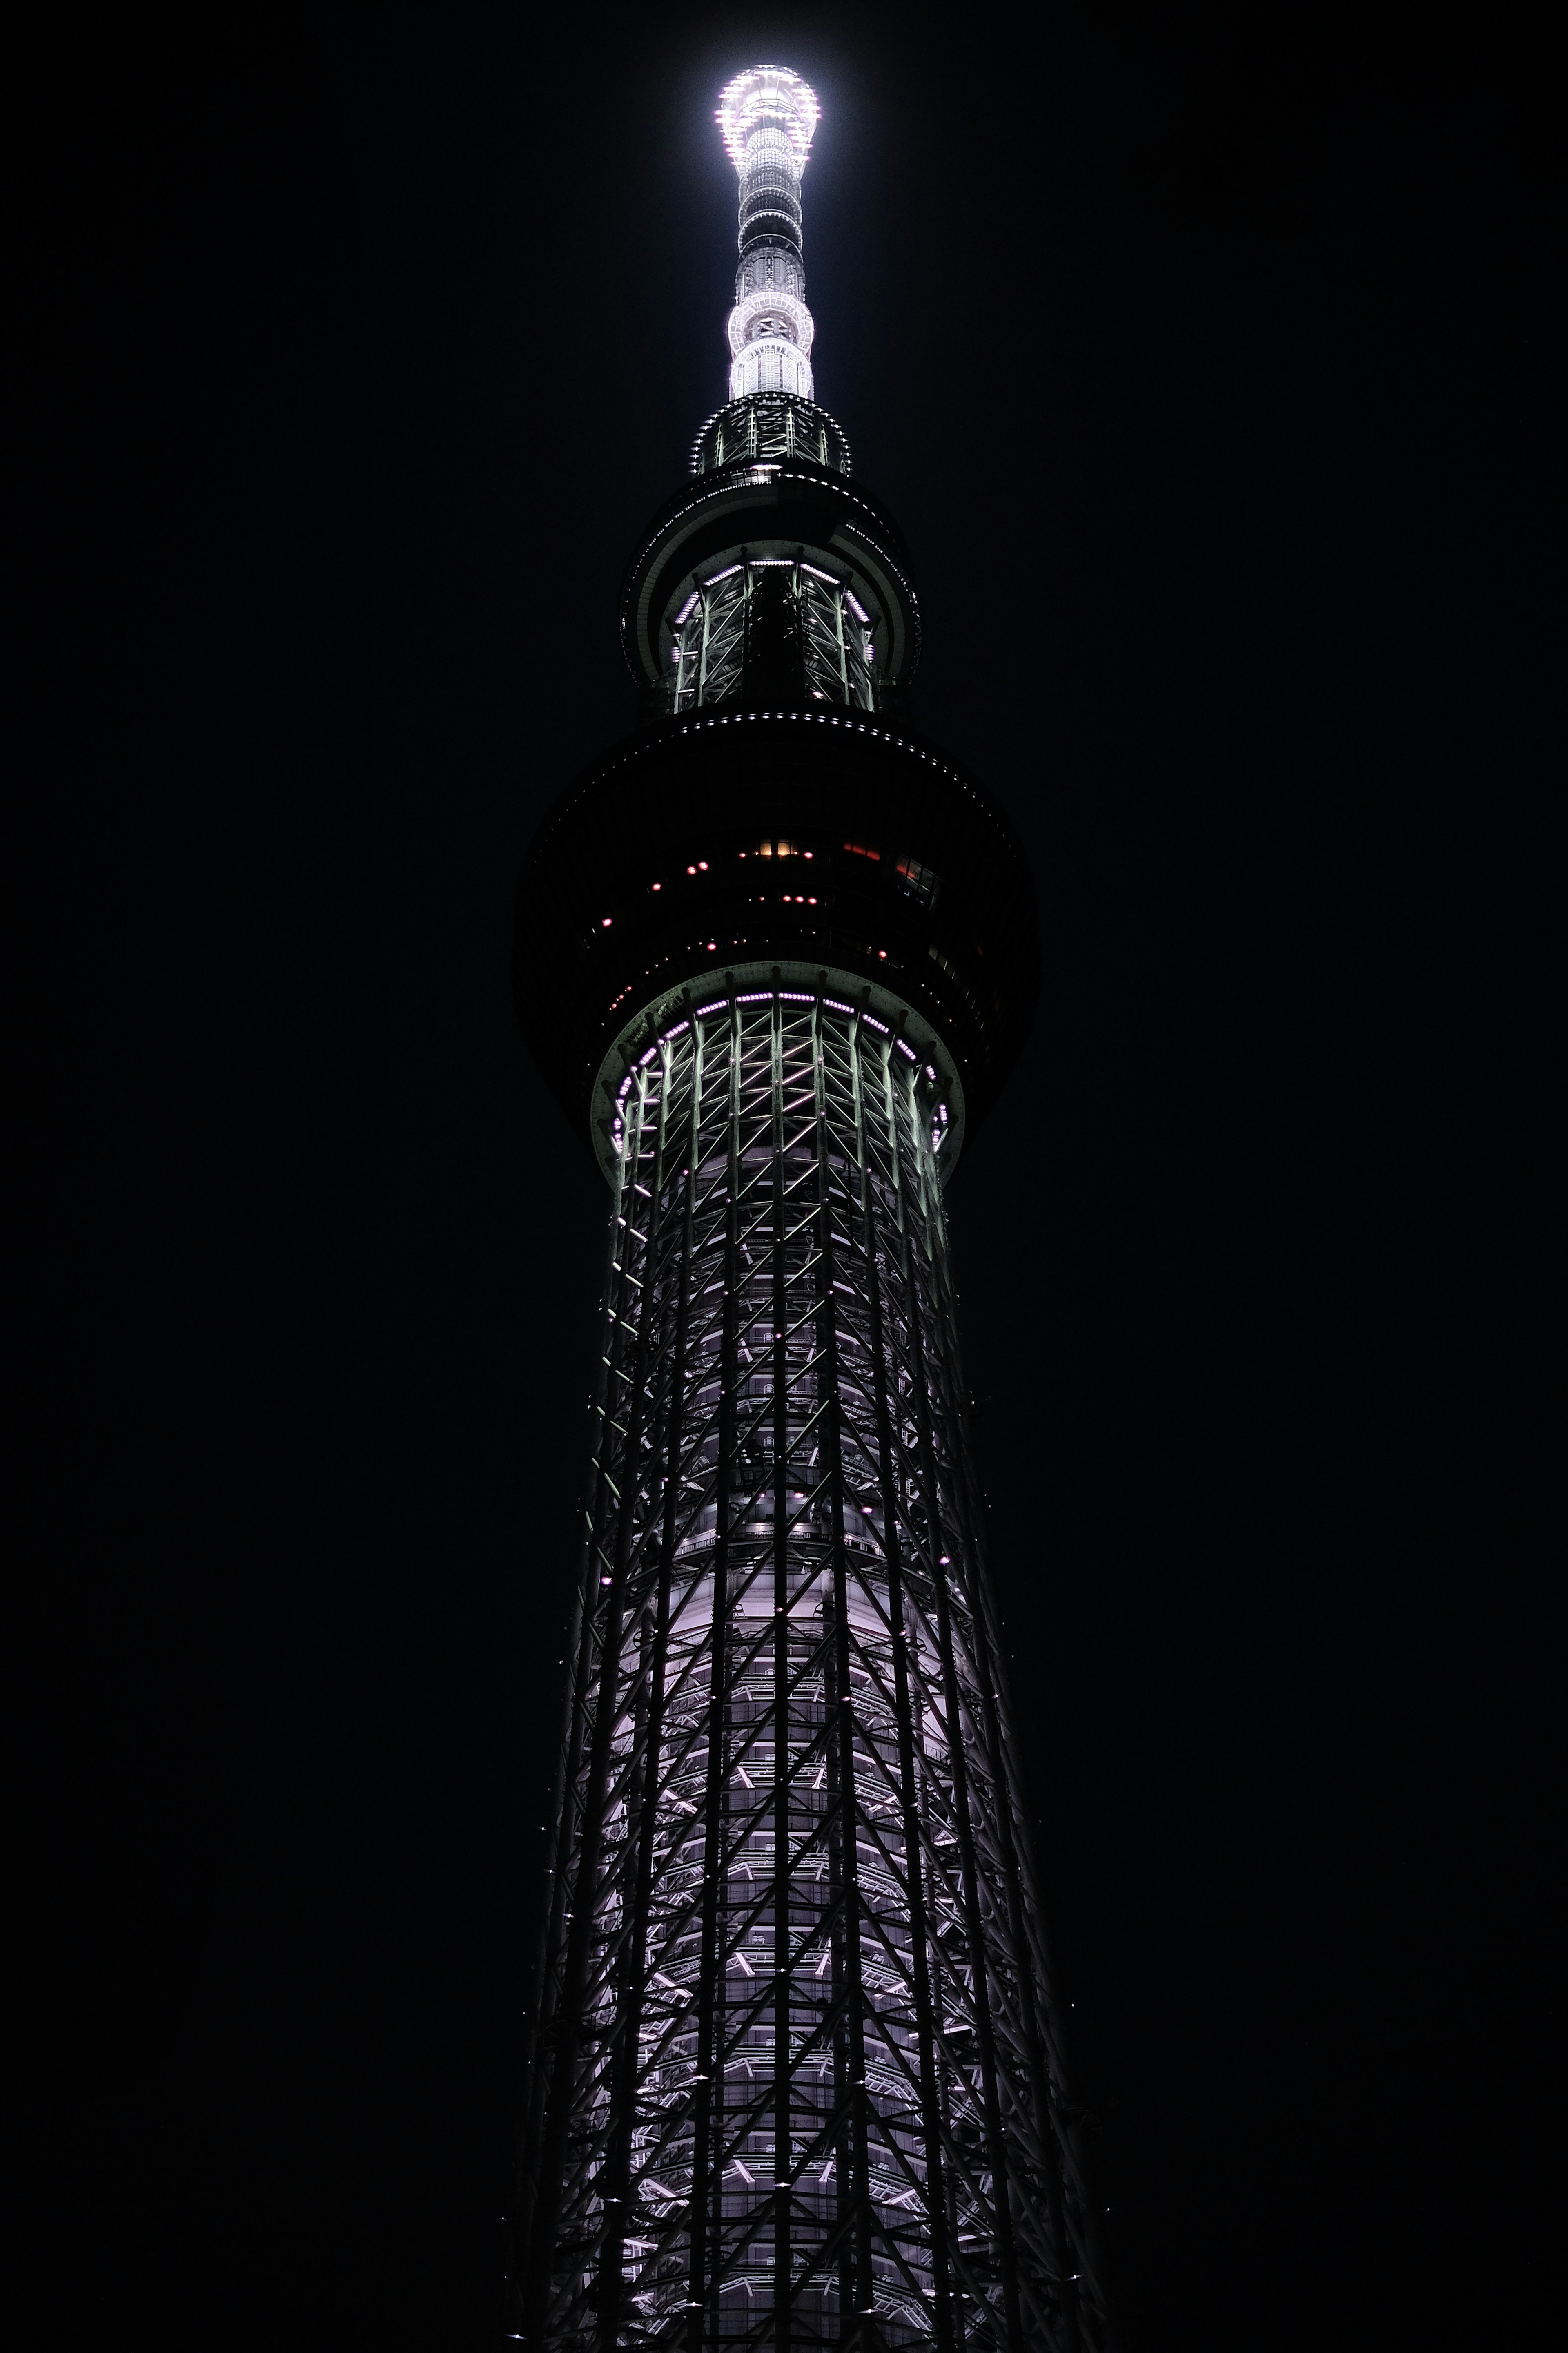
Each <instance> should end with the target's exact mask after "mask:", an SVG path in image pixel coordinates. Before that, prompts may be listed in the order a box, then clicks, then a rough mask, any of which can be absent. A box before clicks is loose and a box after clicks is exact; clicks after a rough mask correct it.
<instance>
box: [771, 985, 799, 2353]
mask: <svg viewBox="0 0 1568 2353" xmlns="http://www.w3.org/2000/svg"><path fill="white" fill-rule="evenodd" d="M768 1030H769V1044H770V1047H771V1054H770V1058H769V1059H770V1062H771V1071H770V1077H771V1080H772V1086H771V1093H772V1104H771V1109H772V1112H773V1123H772V1124H773V1186H772V1192H773V2343H774V2345H775V2346H776V2347H777V2348H778V2353H788V2347H789V2342H790V2328H791V2320H792V2310H791V2306H792V2295H791V2272H792V2268H793V2257H792V2253H791V2242H790V2208H791V2203H792V2189H793V2177H794V2165H793V2161H792V2155H793V2143H792V2141H791V2137H790V2122H791V2109H792V2105H793V2099H794V2088H795V2087H794V2082H793V2078H792V2075H791V2070H790V1992H791V1977H792V1971H791V1966H790V1890H791V1885H792V1882H793V1873H792V1871H791V1867H790V1864H791V1853H790V1850H791V1844H792V1841H791V1837H790V1819H789V1788H790V1774H789V1717H790V1690H789V1682H790V1678H789V1636H790V1619H789V1533H790V1520H789V1407H790V1389H789V1352H788V1342H787V1340H786V1337H785V1335H786V1333H787V1330H788V1325H789V1284H788V1279H787V1276H788V1270H787V1268H786V1265H785V1249H786V1243H785V1238H784V1219H785V1214H786V1211H785V1192H784V1008H783V1006H782V1005H781V1004H780V1003H779V1001H778V998H777V997H774V999H773V1005H772V1007H771V1008H770V1012H769V1023H768Z"/></svg>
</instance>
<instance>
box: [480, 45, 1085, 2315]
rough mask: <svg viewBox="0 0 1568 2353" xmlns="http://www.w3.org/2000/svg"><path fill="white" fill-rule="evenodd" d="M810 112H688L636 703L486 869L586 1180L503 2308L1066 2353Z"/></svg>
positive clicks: (922, 995) (973, 829) (1029, 1995)
mask: <svg viewBox="0 0 1568 2353" xmlns="http://www.w3.org/2000/svg"><path fill="white" fill-rule="evenodd" d="M816 120H817V107H816V99H815V98H814V97H813V95H812V93H811V91H810V90H808V89H807V88H806V86H805V83H804V82H802V81H801V80H800V79H799V77H798V76H796V75H794V74H790V73H788V72H786V71H784V69H779V68H774V67H758V68H756V69H752V71H751V72H749V73H747V74H742V75H741V76H739V77H738V78H737V79H736V80H735V81H733V82H731V85H730V86H729V88H728V89H727V90H725V92H724V94H723V100H722V103H721V110H720V121H721V125H722V127H723V131H724V136H725V141H726V144H727V146H728V148H729V152H730V153H731V159H732V160H733V161H734V163H735V164H736V167H737V170H738V172H739V174H740V188H741V196H740V202H741V213H740V219H741V266H740V274H739V278H738V281H737V295H736V306H735V309H734V311H732V312H731V319H730V326H729V336H730V349H731V400H730V402H729V403H728V405H727V406H725V407H724V408H722V409H721V410H720V411H719V412H718V414H717V415H716V416H715V417H712V418H710V420H709V423H708V424H707V425H706V426H705V427H703V429H702V431H701V433H700V435H699V437H698V440H697V445H696V448H695V450H694V452H693V459H692V475H693V478H694V479H693V480H691V481H690V482H689V483H688V484H687V485H686V486H685V487H684V488H683V489H682V490H681V491H679V492H678V493H676V495H675V496H674V497H673V498H672V499H671V500H670V501H668V504H667V505H666V506H665V508H664V509H663V510H662V511H661V512H660V513H659V514H658V515H657V516H656V517H655V518H654V520H653V522H652V523H651V524H650V526H649V528H648V530H647V533H646V534H645V536H644V538H643V541H642V543H641V544H640V546H639V547H638V549H637V553H636V554H635V555H634V557H633V560H632V563H631V565H630V566H629V567H628V571H627V575H626V584H625V587H624V590H623V596H622V607H621V628H622V636H623V644H624V646H625V649H626V656H627V659H628V662H629V664H630V666H631V668H632V670H633V672H634V675H636V676H637V678H638V680H639V682H640V683H641V685H642V689H643V709H644V717H645V724H644V725H643V726H642V727H641V728H640V729H639V730H638V731H637V733H636V734H634V735H632V736H629V737H627V738H626V739H624V740H623V742H621V743H620V744H616V746H614V747H613V748H612V749H611V750H610V751H609V752H608V753H606V754H605V756H604V757H603V759H601V760H600V761H598V762H596V763H595V765H594V766H593V767H592V768H590V769H589V770H588V771H586V772H585V773H584V775H583V776H580V777H579V778H578V779H577V780H576V782H575V783H574V784H573V785H572V786H570V787H569V788H568V790H567V791H566V792H565V793H563V796H562V797H561V798H560V800H559V801H558V802H557V803H556V805H555V807H553V808H552V811H551V812H550V814H549V816H548V817H547V818H546V819H545V821H544V823H543V825H542V827H541V828H540V831H539V834H538V835H537V837H536V839H535V840H534V843H533V845H532V847H531V849H530V852H529V857H528V860H527V863H526V865H525V868H524V871H523V876H522V881H521V886H520V892H519V902H518V930H517V956H516V984H517V999H518V1010H519V1016H520V1018H521V1023H522V1026H523V1029H524V1030H525V1032H526V1034H527V1035H528V1038H529V1039H530V1042H531V1046H532V1048H533V1051H534V1054H535V1056H536V1058H537V1060H538V1061H539V1063H540V1065H541V1068H542V1070H543V1071H544V1072H545V1074H546V1076H547V1077H548V1079H549V1081H550V1083H551V1085H552V1088H553V1089H554V1091H555V1092H556V1094H557V1096H558V1097H559V1100H560V1101H561V1103H562V1104H563V1107H564V1108H565V1109H566V1111H567V1113H568V1114H569V1116H570V1117H571V1119H572V1120H573V1122H574V1124H575V1126H576V1127H577V1129H578V1132H579V1133H580V1134H582V1135H583V1137H584V1140H585V1141H586V1142H587V1143H589V1145H591V1146H592V1148H593V1150H594V1151H595V1154H596V1155H597V1158H598V1161H599V1165H600V1167H601V1168H602V1170H603V1171H604V1173H605V1176H606V1177H607V1178H608V1180H609V1183H610V1186H611V1189H612V1195H613V1203H614V1206H613V1209H612V1217H611V1225H610V1253H609V1261H610V1262H609V1271H608V1275H607V1288H606V1294H605V1314H604V1324H603V1340H602V1346H601V1352H600V1368H599V1385H598V1393H597V1399H596V1404H595V1420H594V1443H593V1455H592V1467H591V1474H590V1479H589V1486H588V1495H587V1502H586V1507H585V1512H584V1550H583V1558H582V1567H581V1582H580V1587H579V1592H578V1599H577V1609H576V1618H575V1625H574V1636H573V1641H572V1653H571V1679H570V1692H569V1703H568V1707H567V1712H566V1721H565V1726H564V1731H563V1745H562V1752H561V1767H560V1779H559V1791H558V1794H559V1809H558V1819H557V1823H556V1830H555V1845H554V1851H553V1856H552V1867H551V1882H550V1896H549V1904H548V1908H547V1917H546V1923H545V1928H544V1935H543V1944H542V1961H541V1971H540V1980H539V1999H538V2003H537V2009H536V2016H535V2019H534V2023H533V2055H532V2060H531V2075H530V2094H529V2115H528V2123H527V2128H526V2134H525V2139H524V2146H523V2151H522V2158H521V2168H520V2177H519V2186H518V2194H517V2205H516V2220H515V2244H514V2260H513V2265H512V2270H511V2274H510V2286H509V2298H510V2301H509V2331H510V2338H511V2340H512V2341H514V2342H515V2341H518V2340H521V2341H524V2342H526V2343H527V2344H528V2345H529V2346H530V2347H531V2348H534V2349H535V2353H618V2348H635V2347H648V2348H652V2347H654V2346H658V2347H660V2348H669V2353H677V2348H679V2353H711V2348H718V2347H720V2346H721V2345H731V2344H733V2345H737V2346H739V2345H742V2344H744V2345H755V2346H758V2347H761V2346H763V2345H764V2344H766V2345H770V2346H773V2347H775V2348H781V2353H784V2348H791V2353H793V2348H813V2353H816V2348H829V2347H834V2348H850V2347H853V2348H858V2353H888V2348H903V2347H910V2348H931V2353H1104V2348H1105V2347H1106V2344H1107V2331H1106V2325H1105V2315H1104V2306H1103V2302H1102V2298H1101V2295H1100V2288H1099V2285H1098V2283H1097V2276H1096V2265H1095V2262H1094V2255H1093V2242H1094V2235H1095V2234H1094V2228H1093V2222H1092V2219H1091V2210H1090V2207H1089V2199H1088V2194H1087V2191H1086V2189H1085V2186H1084V2172H1083V2165H1082V2158H1081V2151H1080V2148H1079V2137H1078V2128H1077V2126H1076V2123H1075V2121H1074V2116H1075V2111H1074V2108H1073V2105H1072V2102H1071V2100H1070V2097H1069V2095H1068V2087H1067V2081H1066V2071H1065V2065H1064V2057H1063V2050H1062V2038H1061V2017H1060V2010H1059V2006H1058V2002H1057V2000H1056V1998H1055V1994H1054V1990H1053V1987H1052V1982H1051V1976H1050V1967H1049V1960H1048V1955H1047V1940H1046V1936H1045V1929H1044V1924H1043V1915H1042V1910H1041V1905H1040V1902H1039V1897H1038V1893H1037V1883H1036V1879H1035V1873H1034V1862H1033V1840H1032V1838H1031V1836H1030V1833H1029V1830H1028V1826H1027V1819H1028V1818H1027V1813H1026V1807H1025V1803H1024V1799H1023V1794H1022V1787H1021V1780H1020V1774H1019V1767H1018V1759H1017V1751H1016V1739H1015V1736H1014V1733H1013V1729H1012V1725H1011V1716H1010V1708H1009V1703H1008V1699H1007V1694H1006V1677H1005V1672H1004V1665H1003V1653H1002V1646H1001V1639H1000V1633H999V1626H998V1620H997V1615H996V1610H995V1606H994V1597H993V1588H992V1585H991V1582H990V1576H989V1571H988V1569H987V1566H986V1562H985V1557H984V1539H983V1535H982V1513H981V1507H980V1500H979V1493H978V1488H977V1483H976V1478H975V1472H974V1464H973V1457H972V1451H971V1440H970V1429H969V1416H968V1407H967V1398H966V1391H965V1388H964V1385H963V1377H962V1372H961V1368H960V1360H959V1349H958V1336H957V1324H956V1314H955V1302H954V1294H953V1286H952V1271H951V1267H950V1263H949V1258H948V1247H947V1230H946V1222H945V1213H944V1208H943V1198H942V1187H943V1185H944V1183H945V1182H946V1181H947V1179H948V1177H949V1176H951V1173H952V1167H953V1165H954V1164H955V1162H956V1161H957V1158H958V1156H959V1153H960V1151H961V1150H962V1148H963V1140H964V1136H965V1134H966V1133H970V1132H973V1128H974V1126H975V1125H977V1124H979V1122H980V1120H981V1119H982V1118H983V1117H984V1114H985V1113H986V1112H987V1111H988V1109H989V1108H990V1106H991V1104H992V1103H994V1099H995V1096H996V1093H997V1091H998V1089H999V1088H1000V1086H1001V1085H1002V1083H1003V1082H1004V1081H1005V1078H1006V1076H1007V1074H1008V1071H1010V1070H1011V1068H1012V1067H1013V1064H1014V1062H1015V1061H1016V1057H1017V1054H1018V1051H1019V1049H1020V1047H1021V1045H1022V1042H1023V1039H1024V1037H1025V1035H1026V1030H1027V1027H1028V1022H1029V1018H1030V1015H1031V1011H1032V1008H1033V1004H1034V999H1035V995H1036V990H1037V975H1038V939H1037V914H1036V908H1035V901H1034V892H1033V886H1032V883H1031V881H1030V880H1029V875H1028V871H1027V864H1026V860H1025V858H1024V855H1023V852H1022V849H1021V848H1020V845H1019V843H1018V841H1017V839H1016V835H1015V834H1014V832H1013V830H1012V828H1011V827H1010V826H1009V824H1008V822H1007V820H1006V818H1005V815H1004V813H1003V812H1002V810H1001V809H1000V808H998V807H997V806H996V804H995V802H994V800H993V799H992V797H991V796H990V795H989V794H988V793H987V792H986V791H985V789H984V786H982V785H981V784H980V783H979V782H978V780H976V779H975V778H974V777H973V776H970V775H969V774H968V773H967V772H965V771H964V770H963V769H962V768H961V767H959V765H957V764H956V763H955V762H953V761H952V759H951V758H950V757H949V755H948V754H945V753H944V752H942V750H941V749H940V748H939V747H938V746H936V745H934V744H931V743H930V742H929V741H927V740H925V739H923V738H921V737H920V736H918V735H915V734H913V733H910V731H909V730H908V729H907V728H906V727H905V726H904V724H903V723H902V721H901V720H900V716H899V713H900V710H901V708H902V704H903V699H904V696H905V693H906V691H907V689H908V686H909V682H910V680H911V679H912V677H913V675H914V672H915V670H916V668H917V666H918V662H919V658H920V649H921V616H920V606H919V599H918V597H917V596H916V592H915V588H914V585H913V580H912V577H911V572H910V564H909V559H908V555H907V553H906V551H905V549H904V545H903V542H902V539H901V536H900V533H899V532H898V530H897V527H896V526H895V524H894V523H893V522H892V520H891V518H890V517H889V515H888V514H887V512H886V511H885V510H884V509H883V508H882V507H881V506H880V504H879V501H877V500H876V499H874V498H873V497H871V496H870V495H869V493H868V492H867V491H865V490H864V489H863V488H862V487H861V486H860V485H859V484H858V482H855V481H853V480H851V477H850V462H849V451H848V448H847V443H846V441H845V439H844V436H843V435H842V433H841V432H840V431H839V429H838V427H837V425H836V424H835V423H834V421H833V419H832V418H831V417H829V416H828V415H827V413H826V410H825V409H823V408H821V407H819V406H817V405H816V401H815V398H814V396H813V385H812V377H811V370H810V364H809V357H808V354H809V353H810V349H811V343H812V332H813V331H812V323H811V319H810V314H809V313H808V312H807V311H806V310H805V279H804V275H803V265H802V259H801V229H800V202H799V196H800V177H801V172H802V170H803V168H804V165H805V160H806V155H807V152H808V150H809V147H810V142H811V138H812V134H813V132H814V130H815V127H816Z"/></svg>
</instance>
